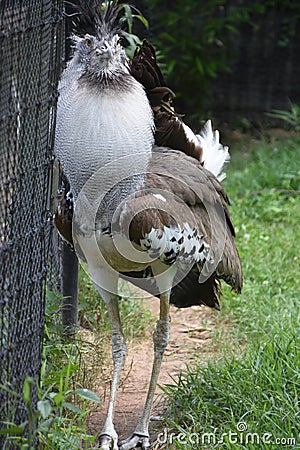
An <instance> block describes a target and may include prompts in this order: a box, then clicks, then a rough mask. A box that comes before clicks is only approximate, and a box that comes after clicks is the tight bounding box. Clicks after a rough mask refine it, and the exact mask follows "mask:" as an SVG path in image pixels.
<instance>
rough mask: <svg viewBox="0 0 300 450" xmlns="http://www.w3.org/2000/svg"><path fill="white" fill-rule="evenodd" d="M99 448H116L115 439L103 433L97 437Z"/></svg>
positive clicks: (110, 449) (108, 449)
mask: <svg viewBox="0 0 300 450" xmlns="http://www.w3.org/2000/svg"><path fill="white" fill-rule="evenodd" d="M99 448H100V449H101V450H118V444H117V440H115V439H113V438H112V437H111V436H109V435H108V434H103V435H101V436H100V437H99Z"/></svg>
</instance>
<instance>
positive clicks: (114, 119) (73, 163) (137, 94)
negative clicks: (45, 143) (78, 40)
mask: <svg viewBox="0 0 300 450" xmlns="http://www.w3.org/2000/svg"><path fill="white" fill-rule="evenodd" d="M153 142H154V138H153V115H152V110H151V107H150V105H149V102H148V99H147V97H146V94H145V92H144V89H143V88H142V86H141V85H140V84H139V83H138V82H136V81H135V80H134V79H132V84H130V86H129V87H128V88H126V89H125V88H124V89H114V88H113V87H107V88H103V89H95V88H94V87H91V86H89V85H85V84H82V83H80V79H79V80H78V79H74V78H73V80H71V83H70V84H69V85H68V84H67V83H66V82H65V80H63V82H62V88H61V92H60V99H59V103H58V112H57V133H56V152H57V155H58V158H59V159H60V161H61V164H62V166H63V169H64V172H65V175H66V177H67V178H68V180H69V182H70V185H71V189H72V191H73V194H74V196H75V198H76V197H77V196H78V194H79V192H80V191H81V189H82V188H83V186H84V184H85V183H86V182H87V181H88V179H89V178H90V177H91V176H92V175H94V174H95V173H96V172H97V171H99V170H101V168H103V167H104V166H105V165H107V164H110V163H112V162H113V161H116V160H118V159H119V158H124V157H126V156H128V158H125V160H124V161H125V164H128V167H132V168H134V164H135V157H134V154H136V153H143V154H146V155H148V157H149V158H148V159H149V160H150V157H151V151H152V147H153ZM144 169H145V172H146V171H147V165H146V166H145V168H144ZM117 181H118V180H116V182H117Z"/></svg>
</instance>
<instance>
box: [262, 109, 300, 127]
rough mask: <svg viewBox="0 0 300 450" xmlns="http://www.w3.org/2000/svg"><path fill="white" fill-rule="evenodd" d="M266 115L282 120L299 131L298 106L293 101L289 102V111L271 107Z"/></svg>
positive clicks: (299, 116) (299, 110)
mask: <svg viewBox="0 0 300 450" xmlns="http://www.w3.org/2000/svg"><path fill="white" fill-rule="evenodd" d="M266 115H267V116H269V117H272V118H274V119H279V120H283V121H284V122H285V123H286V124H288V126H289V128H292V129H293V130H295V131H300V107H299V106H298V105H296V104H295V103H290V110H289V111H285V110H281V109H272V111H271V112H268V113H266Z"/></svg>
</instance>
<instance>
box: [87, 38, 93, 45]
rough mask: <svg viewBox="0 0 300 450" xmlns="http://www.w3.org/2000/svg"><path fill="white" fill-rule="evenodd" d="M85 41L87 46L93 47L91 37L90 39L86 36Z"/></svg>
mask: <svg viewBox="0 0 300 450" xmlns="http://www.w3.org/2000/svg"><path fill="white" fill-rule="evenodd" d="M85 43H86V45H87V46H88V47H93V45H94V43H93V41H92V39H90V38H86V39H85Z"/></svg>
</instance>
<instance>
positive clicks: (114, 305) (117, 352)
mask: <svg viewBox="0 0 300 450" xmlns="http://www.w3.org/2000/svg"><path fill="white" fill-rule="evenodd" d="M101 295H102V298H103V299H104V301H105V303H106V306H107V309H108V314H109V319H110V324H111V328H112V357H113V363H114V371H113V377H112V382H111V388H110V398H109V403H108V409H107V416H106V420H105V423H104V427H103V429H102V431H101V433H100V436H99V444H100V448H101V449H102V450H111V449H113V450H118V435H117V433H116V430H115V427H114V425H113V414H114V408H115V404H116V398H117V391H118V387H119V381H120V374H121V370H122V368H123V365H124V362H125V356H126V345H125V340H124V336H123V332H122V326H121V321H120V315H119V306H118V298H117V296H116V295H114V294H110V293H108V292H105V293H104V292H101Z"/></svg>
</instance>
